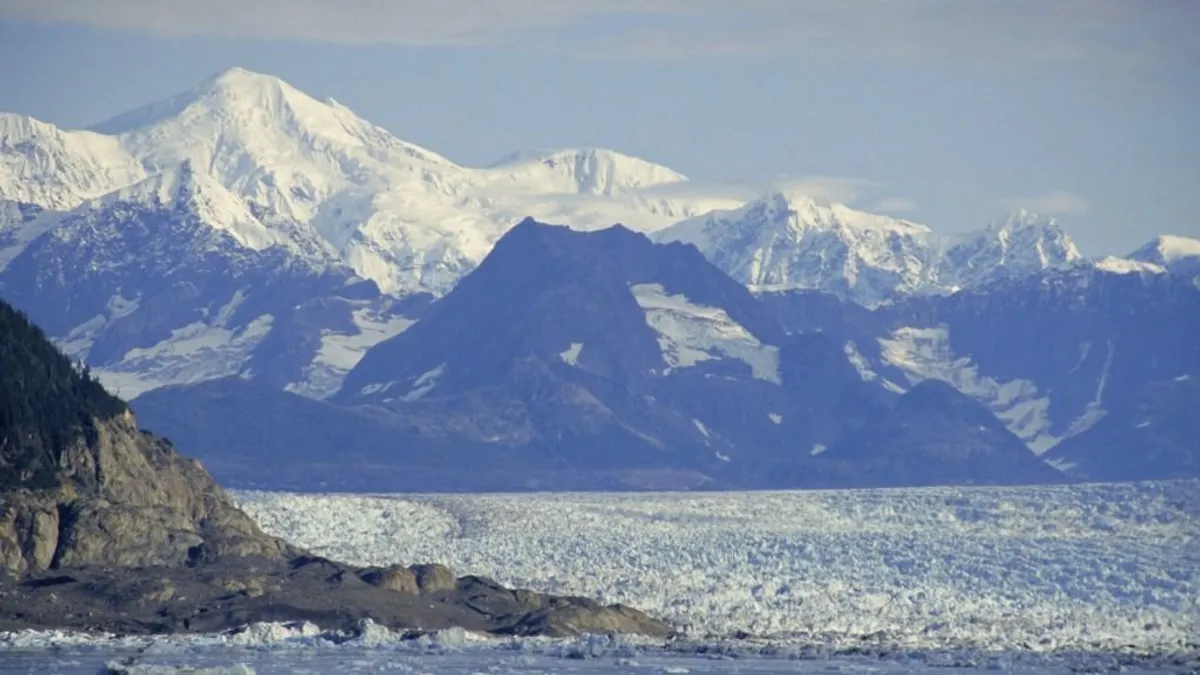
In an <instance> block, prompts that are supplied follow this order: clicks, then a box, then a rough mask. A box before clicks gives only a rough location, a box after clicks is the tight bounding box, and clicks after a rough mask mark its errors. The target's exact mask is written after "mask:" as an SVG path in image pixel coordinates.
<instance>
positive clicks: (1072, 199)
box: [1000, 191, 1088, 216]
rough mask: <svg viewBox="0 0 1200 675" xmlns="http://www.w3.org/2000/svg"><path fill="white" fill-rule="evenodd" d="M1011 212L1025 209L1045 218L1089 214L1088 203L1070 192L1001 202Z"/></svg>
mask: <svg viewBox="0 0 1200 675" xmlns="http://www.w3.org/2000/svg"><path fill="white" fill-rule="evenodd" d="M1000 206H1001V208H1004V209H1007V210H1009V211H1017V210H1020V209H1024V210H1026V211H1032V212H1034V213H1038V214H1041V215H1044V216H1079V215H1083V214H1085V213H1087V210H1088V201H1087V199H1085V198H1084V197H1081V196H1080V195H1076V194H1071V193H1070V192H1061V191H1055V192H1047V193H1046V194H1044V195H1041V196H1038V197H1010V198H1008V199H1002V200H1001V201H1000Z"/></svg>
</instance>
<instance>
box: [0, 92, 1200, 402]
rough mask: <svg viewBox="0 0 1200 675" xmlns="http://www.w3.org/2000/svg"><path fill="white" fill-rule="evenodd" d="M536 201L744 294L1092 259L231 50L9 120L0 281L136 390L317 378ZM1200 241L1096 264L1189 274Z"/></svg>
mask: <svg viewBox="0 0 1200 675" xmlns="http://www.w3.org/2000/svg"><path fill="white" fill-rule="evenodd" d="M528 217H532V218H535V219H537V220H539V221H542V222H561V223H568V224H569V225H570V226H571V227H572V228H573V229H576V230H585V231H590V230H599V229H603V228H608V227H609V226H611V225H612V224H613V223H622V224H624V225H625V226H626V227H627V228H629V229H631V230H634V231H640V232H647V233H653V236H654V237H655V238H656V239H657V240H659V241H685V242H690V243H693V244H695V245H696V246H697V247H698V248H699V249H700V251H701V252H702V253H703V254H704V255H705V256H706V257H707V258H708V259H709V260H710V261H711V262H713V263H715V264H716V266H717V267H718V268H720V269H721V270H723V271H724V272H725V273H727V274H729V275H730V276H732V277H733V278H734V279H736V280H737V281H739V282H742V284H744V285H746V286H749V287H750V288H751V289H753V290H755V291H770V290H778V289H816V290H821V291H827V292H830V293H833V294H836V295H838V296H840V297H842V298H845V299H849V300H852V301H854V302H857V303H860V304H863V305H866V306H876V305H880V304H884V303H887V302H890V301H896V300H898V299H901V298H903V297H905V296H909V295H922V294H938V293H946V292H950V291H954V290H957V289H964V288H979V287H982V286H986V285H989V284H990V283H991V282H994V281H999V280H1020V279H1021V278H1026V277H1029V276H1030V275H1038V274H1040V273H1042V272H1044V271H1047V270H1057V269H1063V268H1070V267H1073V266H1077V265H1082V264H1084V263H1083V262H1082V261H1081V259H1080V256H1079V253H1078V251H1077V250H1076V249H1075V246H1074V244H1073V243H1072V242H1071V241H1070V239H1069V237H1067V235H1066V234H1064V233H1063V231H1062V230H1061V228H1060V227H1059V226H1058V224H1057V223H1055V222H1054V221H1053V220H1044V219H1040V218H1037V217H1036V216H1034V215H1032V214H1028V213H1018V214H1016V215H1015V216H1013V217H1012V218H1010V219H1008V220H1005V221H1000V222H997V223H994V224H992V225H990V226H988V227H987V228H984V229H983V230H981V231H979V232H976V233H972V234H970V235H966V236H956V237H943V236H939V235H937V234H935V233H934V232H933V231H931V230H930V229H929V228H928V227H926V226H924V225H920V224H917V223H912V222H908V221H903V220H897V219H893V218H889V217H886V216H881V215H874V214H870V213H864V212H862V211H858V210H855V209H852V208H850V207H847V206H844V205H838V204H833V205H827V204H819V203H817V202H816V201H814V200H812V199H810V198H807V197H804V196H800V195H796V194H791V193H789V192H786V191H784V192H780V191H777V190H773V191H770V192H768V193H767V194H766V195H765V196H764V197H762V198H759V199H755V200H752V201H750V202H746V200H745V194H744V193H741V192H740V191H739V190H732V189H727V188H722V187H718V186H705V185H702V184H696V183H693V182H692V181H689V180H688V179H687V178H686V177H685V176H683V175H681V174H680V173H678V172H675V171H673V170H671V169H669V168H666V167H663V166H660V165H657V164H653V163H651V162H647V161H644V160H641V159H637V158H633V157H629V156H626V155H622V154H620V153H617V152H613V151H609V150H600V149H566V150H538V151H526V152H517V153H514V154H512V155H510V156H508V157H505V158H504V159H502V160H500V161H499V162H497V163H495V164H493V165H491V166H488V167H484V168H472V167H465V166H461V165H459V164H456V163H455V162H453V161H451V160H449V159H447V158H445V157H443V156H441V155H438V154H436V153H435V152H432V151H430V150H427V149H425V148H422V147H419V146H417V145H414V144H411V143H408V142H405V141H403V140H400V139H398V138H396V137H395V136H393V135H392V134H391V133H389V132H388V131H385V130H384V129H382V128H380V127H378V126H376V125H373V124H371V123H370V122H367V121H366V120H363V119H361V118H359V117H358V116H356V115H355V114H354V113H353V112H352V111H351V110H349V109H347V108H346V107H344V106H342V105H340V104H338V103H336V102H334V101H330V100H327V101H320V100H317V99H314V98H312V97H310V96H308V95H307V94H305V93H303V92H301V91H299V90H297V89H296V88H294V87H292V86H290V85H289V84H287V83H285V82H283V81H281V80H279V79H277V78H274V77H270V76H267V75H261V74H257V73H252V72H249V71H246V70H242V69H237V68H235V69H231V70H228V71H225V72H223V73H220V74H218V75H216V76H214V77H212V78H210V79H208V80H206V81H204V82H202V83H200V84H199V85H197V86H196V87H193V88H191V89H189V90H188V91H185V92H183V93H181V94H179V95H177V96H173V97H171V98H169V99H167V100H164V101H160V102H158V103H154V104H151V105H148V106H145V107H143V108H139V109H137V110H134V111H132V112H129V113H126V114H124V115H120V116H118V117H116V118H113V119H111V120H108V121H106V122H103V123H101V124H98V125H96V126H94V127H92V128H91V129H88V130H64V129H59V128H57V127H55V126H53V125H50V124H46V123H44V122H40V121H38V120H34V119H31V118H28V117H24V116H20V115H14V114H0V295H3V297H5V298H7V299H9V300H11V301H12V302H13V303H14V304H16V305H17V306H18V307H20V308H22V309H24V310H25V311H27V312H29V313H30V314H31V315H32V317H33V318H34V319H35V320H36V321H37V322H38V323H39V324H41V325H43V326H45V327H46V328H47V330H49V331H50V333H51V335H52V337H54V338H55V339H56V340H57V341H58V342H59V344H61V345H63V346H64V347H65V348H67V349H68V350H69V351H70V352H71V354H72V355H74V356H76V357H79V358H83V359H85V360H86V361H87V362H88V363H89V364H90V365H91V366H92V367H93V369H94V370H95V371H96V372H97V373H98V374H99V375H100V376H101V377H102V378H104V379H105V381H106V382H107V383H109V384H110V385H113V386H115V387H116V388H117V390H118V391H119V392H120V393H122V394H124V395H126V396H134V395H137V394H138V393H139V392H142V391H146V390H148V389H152V388H154V387H158V386H162V385H165V384H173V383H187V382H196V381H200V380H207V379H214V378H221V377H227V376H240V377H242V378H245V379H249V380H255V381H257V384H263V385H268V386H272V387H275V388H279V389H286V390H288V391H292V392H300V393H303V394H305V395H309V396H313V397H325V396H328V395H330V394H332V393H333V392H334V391H336V390H337V389H338V387H339V386H340V385H341V381H342V378H343V377H344V376H345V375H346V374H347V373H348V372H349V371H350V370H351V369H353V368H354V366H355V365H356V364H357V363H358V360H359V359H360V358H361V357H362V355H363V354H364V353H366V351H367V350H368V349H370V348H371V347H372V346H373V345H375V344H376V343H378V342H380V341H383V340H386V339H388V338H391V337H394V336H395V335H397V334H399V333H400V332H401V331H403V330H406V329H407V328H408V327H410V326H411V325H412V324H413V323H414V322H415V321H417V320H418V319H419V318H420V316H421V315H422V313H423V312H424V311H425V308H426V306H427V305H428V304H429V302H430V301H431V300H432V299H433V298H436V297H444V296H446V294H447V293H449V292H450V291H451V290H452V289H453V288H455V286H456V284H458V282H459V281H460V280H461V279H463V278H464V277H465V276H466V275H468V274H469V273H470V272H471V271H472V270H474V269H475V268H476V267H477V266H478V265H479V264H480V262H481V261H482V260H483V259H484V258H485V256H487V255H488V254H489V252H490V251H492V249H493V247H494V246H495V244H496V242H497V241H498V240H499V239H500V238H501V237H502V236H503V235H504V234H505V233H506V232H507V231H509V229H510V228H511V227H512V226H513V225H514V224H515V223H517V222H520V221H522V220H523V219H525V218H528ZM1188 242H1191V243H1190V244H1189V243H1188ZM1195 244H1196V242H1195V240H1187V239H1186V238H1181V237H1175V238H1169V237H1165V238H1163V239H1161V240H1160V241H1158V242H1156V243H1155V244H1154V245H1152V246H1148V247H1147V248H1146V249H1144V250H1143V251H1139V252H1138V253H1136V254H1134V255H1133V256H1130V257H1129V258H1123V259H1112V260H1109V261H1107V262H1106V263H1102V265H1101V266H1102V267H1103V266H1104V265H1107V266H1108V268H1110V269H1114V270H1115V269H1116V268H1121V269H1122V270H1125V271H1128V270H1138V271H1142V272H1146V273H1158V272H1160V271H1163V270H1164V269H1165V268H1167V267H1170V268H1171V269H1172V270H1177V269H1182V270H1186V269H1190V268H1189V267H1188V265H1192V264H1194V261H1196V260H1200V257H1197V256H1196V255H1195V254H1194V251H1195ZM1189 261H1193V262H1189ZM647 292H648V291H647ZM645 297H650V296H645ZM664 302H665V301H664ZM664 311H665V310H664ZM669 315H670V314H669V312H668V313H665V314H663V315H662V316H664V317H666V316H669ZM664 320H666V319H664ZM464 329H466V328H464ZM564 348H566V347H564ZM418 375H419V373H418Z"/></svg>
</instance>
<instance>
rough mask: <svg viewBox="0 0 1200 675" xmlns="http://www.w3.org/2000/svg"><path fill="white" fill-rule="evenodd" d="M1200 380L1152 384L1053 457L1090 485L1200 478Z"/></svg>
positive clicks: (1186, 378) (1059, 447)
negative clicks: (1109, 482) (1111, 482)
mask: <svg viewBox="0 0 1200 675" xmlns="http://www.w3.org/2000/svg"><path fill="white" fill-rule="evenodd" d="M1197 410H1200V378H1197V377H1195V376H1192V375H1181V376H1178V377H1175V378H1171V379H1169V380H1160V381H1152V382H1147V383H1145V384H1143V385H1142V386H1140V387H1139V388H1138V390H1137V391H1136V392H1134V393H1133V395H1132V396H1130V397H1128V398H1127V399H1126V401H1125V403H1124V404H1123V405H1122V406H1121V407H1120V408H1118V409H1114V410H1111V411H1109V412H1108V414H1107V415H1105V417H1104V419H1102V420H1100V421H1099V422H1097V423H1096V426H1095V427H1093V428H1092V429H1091V430H1089V431H1088V432H1087V433H1085V434H1080V435H1079V436H1075V437H1073V438H1068V439H1066V440H1065V441H1063V442H1062V443H1060V444H1059V445H1056V446H1055V447H1054V448H1053V449H1051V451H1050V452H1049V456H1050V457H1051V458H1052V460H1053V461H1054V463H1055V464H1056V465H1058V466H1061V467H1063V468H1064V469H1065V470H1066V471H1067V472H1068V473H1070V474H1072V475H1075V476H1078V477H1079V478H1080V479H1083V480H1088V481H1128V480H1149V479H1156V480H1161V479H1172V478H1195V477H1197V476H1200V449H1198V447H1197V446H1198V445H1200V443H1198V442H1197V439H1200V415H1197V414H1196V411H1197Z"/></svg>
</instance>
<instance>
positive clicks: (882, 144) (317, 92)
mask: <svg viewBox="0 0 1200 675" xmlns="http://www.w3.org/2000/svg"><path fill="white" fill-rule="evenodd" d="M1198 32H1200V0H1053V1H1051V2H1046V1H1045V0H1004V1H999V0H997V1H990V0H338V1H336V2H331V1H328V0H256V1H255V2H247V1H246V0H207V1H206V2H196V1H195V0H186V1H184V0H88V1H87V2H80V1H79V0H0V63H4V64H5V67H4V68H3V69H2V70H0V111H7V112H16V113H21V114H27V115H32V116H34V117H36V118H38V119H41V120H44V121H48V122H51V123H54V124H57V125H59V126H63V127H68V128H72V127H84V126H88V125H91V124H95V123H98V122H100V121H103V120H104V119H106V118H108V117H111V116H114V115H116V114H118V113H121V112H125V111H127V110H130V109H132V108H134V107H137V106H139V105H142V104H145V103H149V102H151V101H155V100H158V99H161V98H165V97H167V96H170V95H171V94H175V93H178V92H181V91H184V90H186V89H188V88H190V87H192V86H194V85H196V84H198V83H199V82H200V81H202V80H204V79H206V78H207V77H210V76H211V75H213V74H214V73H216V72H219V71H221V70H223V69H225V68H228V67H232V66H241V67H244V68H247V69H250V70H254V71H258V72H263V73H268V74H271V75H276V76H278V77H281V78H283V79H284V80H286V81H288V82H290V83H291V84H292V85H294V86H296V87H298V88H299V89H301V90H303V91H305V92H307V93H309V94H310V95H313V96H315V97H318V98H324V97H333V98H335V99H336V100H337V101H338V102H340V103H342V104H343V105H346V106H348V107H350V108H351V109H353V110H354V111H355V112H356V113H358V114H359V115H360V116H362V117H364V118H366V119H368V120H370V121H372V122H374V123H376V124H379V125H380V126H382V127H384V128H386V129H388V130H389V131H391V132H392V133H393V134H395V135H396V136H398V137H399V138H401V139H404V140H406V141H410V142H413V143H416V144H418V145H422V146H425V147H427V148H429V149H431V150H434V151H435V152H438V153H439V154H442V155H444V156H447V157H449V158H450V159H453V160H455V161H457V162H459V163H462V164H466V165H485V164H488V163H491V162H493V161H495V160H497V159H499V158H500V157H502V156H504V155H506V154H508V153H509V152H511V151H513V150H518V149H534V148H555V147H603V148H610V149H613V150H617V151H620V152H624V153H626V154H631V155H634V156H638V157H641V158H643V159H646V160H649V161H653V162H657V163H660V164H665V165H667V166H669V167H671V168H673V169H675V170H677V171H680V172H682V173H684V174H685V175H688V176H689V177H691V178H693V179H694V180H698V181H749V182H752V183H758V182H761V183H762V184H763V185H764V190H765V188H766V186H768V185H770V184H773V183H781V182H782V183H799V184H802V185H805V186H811V189H812V191H813V193H814V196H817V197H819V198H823V199H830V200H838V201H845V202H848V203H850V204H852V205H853V206H855V207H858V208H862V209H864V210H868V211H875V212H884V213H888V214H890V215H894V216H897V217H903V218H906V219H910V220H914V221H917V222H921V223H925V224H928V225H930V226H931V227H933V228H934V229H935V230H938V231H943V232H960V231H966V230H971V229H977V228H979V227H982V226H983V225H985V224H986V223H988V222H990V221H992V220H996V219H998V218H1002V217H1003V216H1004V215H1005V214H1006V213H1007V212H1009V211H1012V210H1015V209H1018V208H1026V209H1029V210H1033V211H1037V212H1039V213H1042V214H1045V215H1053V216H1055V217H1057V218H1058V219H1059V220H1060V221H1061V222H1062V224H1063V225H1064V227H1066V228H1067V229H1068V231H1069V232H1070V233H1071V235H1072V236H1073V237H1074V238H1075V239H1076V241H1077V242H1078V243H1079V245H1080V247H1081V249H1082V250H1083V252H1084V253H1085V254H1087V255H1107V254H1122V253H1126V252H1128V251H1130V250H1132V249H1134V248H1136V247H1138V246H1140V245H1141V244H1143V243H1145V242H1146V241H1148V240H1149V239H1150V238H1152V237H1153V236H1154V235H1156V234H1159V233H1175V234H1184V235H1190V236H1200V122H1197V120H1200V40H1197V39H1196V38H1195V35H1196V34H1197V33H1198Z"/></svg>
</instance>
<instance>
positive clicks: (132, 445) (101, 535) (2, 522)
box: [0, 412, 288, 575]
mask: <svg viewBox="0 0 1200 675" xmlns="http://www.w3.org/2000/svg"><path fill="white" fill-rule="evenodd" d="M93 430H94V433H95V435H94V437H93V438H91V439H86V438H80V439H79V440H78V441H77V442H76V443H74V444H73V445H72V446H70V447H69V448H67V449H66V450H65V451H64V452H63V453H62V455H61V458H60V467H61V469H62V474H61V484H60V485H59V486H58V487H57V488H54V489H49V490H28V489H18V490H15V491H11V492H8V493H5V494H0V563H2V564H3V566H4V568H5V569H7V570H9V571H11V572H14V573H16V574H18V575H23V574H32V573H37V572H42V571H45V570H47V569H50V568H51V567H77V566H82V565H103V566H111V567H135V566H148V565H178V564H184V563H188V562H193V563H194V562H196V561H198V560H212V559H216V558H219V557H221V556H227V555H233V556H249V555H254V556H264V557H269V558H271V557H273V558H278V557H282V556H283V555H284V554H285V553H286V552H288V547H287V545H286V544H284V543H283V542H282V541H280V540H278V539H275V538H273V537H268V536H267V535H265V534H263V533H262V531H261V530H259V529H258V526H257V525H255V524H254V522H253V521H251V520H250V518H249V517H248V516H246V514H245V513H243V512H242V511H240V510H239V509H237V508H236V507H235V506H234V505H233V502H232V501H230V499H229V498H228V497H227V496H226V495H225V493H224V491H222V490H221V488H220V487H218V486H217V485H216V484H215V483H214V482H213V481H212V479H211V478H210V477H209V476H208V474H207V473H206V472H205V471H204V469H203V468H202V467H201V466H200V463H199V462H197V461H196V460H194V459H188V458H185V457H183V456H181V455H179V454H178V453H177V452H175V450H174V449H173V448H171V446H170V444H169V443H168V442H167V441H164V440H162V439H158V438H155V437H153V436H151V435H150V434H147V433H144V432H140V431H138V430H137V428H136V426H135V423H134V419H133V416H132V415H131V414H129V413H128V412H126V413H125V414H123V415H121V416H119V417H116V418H114V419H111V420H106V421H101V420H97V421H96V423H95V425H94V427H93Z"/></svg>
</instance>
